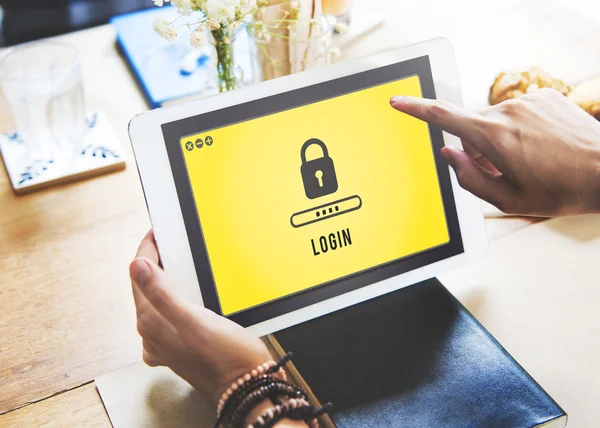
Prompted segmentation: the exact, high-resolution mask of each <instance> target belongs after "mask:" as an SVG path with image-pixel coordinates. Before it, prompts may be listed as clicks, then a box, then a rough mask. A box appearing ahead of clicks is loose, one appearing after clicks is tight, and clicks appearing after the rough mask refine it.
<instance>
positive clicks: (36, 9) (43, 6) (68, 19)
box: [0, 0, 155, 46]
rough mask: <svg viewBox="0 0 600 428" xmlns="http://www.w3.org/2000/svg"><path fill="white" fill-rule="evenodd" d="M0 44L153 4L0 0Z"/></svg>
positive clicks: (149, 0)
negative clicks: (0, 10)
mask: <svg viewBox="0 0 600 428" xmlns="http://www.w3.org/2000/svg"><path fill="white" fill-rule="evenodd" d="M0 7H1V8H2V12H3V13H2V15H3V16H2V20H1V23H0V46H11V45H15V44H18V43H24V42H28V41H31V40H37V39H41V38H44V37H50V36H55V35H58V34H64V33H68V32H71V31H74V30H80V29H82V28H88V27H93V26H95V25H101V24H105V23H107V22H108V19H109V18H110V17H112V16H114V15H118V14H121V13H127V12H133V11H135V10H141V9H147V8H151V7H155V6H154V4H153V3H152V0H0Z"/></svg>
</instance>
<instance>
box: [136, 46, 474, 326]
mask: <svg viewBox="0 0 600 428" xmlns="http://www.w3.org/2000/svg"><path fill="white" fill-rule="evenodd" d="M394 95H412V96H417V97H425V98H439V99H444V100H447V101H450V102H452V103H455V104H460V103H461V100H460V91H459V85H458V77H457V72H456V66H455V63H454V55H453V51H452V47H451V45H450V44H449V42H448V41H446V40H433V41H428V42H425V43H421V44H418V45H415V46H409V47H405V48H402V49H400V50H396V51H393V52H387V53H383V54H380V55H377V56H374V57H370V58H364V59H359V60H355V61H350V62H344V63H341V64H337V65H333V66H330V67H327V68H324V69H319V70H314V71H310V72H305V73H300V74H297V75H293V76H288V77H284V78H280V79H276V80H272V81H269V82H265V83H261V84H259V85H255V86H251V87H247V88H243V89H240V90H236V91H233V92H230V93H225V94H221V95H218V96H213V97H208V98H205V99H202V100H199V101H194V102H192V103H190V104H186V105H181V106H177V107H172V108H167V109H160V110H155V111H151V112H148V113H144V114H141V115H139V116H137V117H135V118H134V119H133V120H132V122H131V125H130V136H131V141H132V144H133V147H134V151H135V156H136V159H137V164H138V168H139V172H140V177H141V181H142V184H143V187H144V191H145V195H146V200H147V204H148V210H149V212H150V217H151V220H152V224H153V227H154V232H155V236H156V240H157V244H158V248H159V251H160V255H161V258H162V262H163V265H164V268H165V270H166V272H167V274H168V275H169V276H170V278H171V279H172V280H173V283H174V286H175V287H178V289H179V290H180V292H181V293H184V294H185V295H186V296H187V298H188V299H191V300H193V301H195V302H197V303H200V304H202V305H204V306H205V307H206V308H209V309H211V310H212V311H214V312H216V313H218V314H221V315H223V316H225V317H227V318H229V319H231V320H233V321H235V322H237V323H239V324H241V325H243V326H245V327H249V328H251V330H253V331H254V332H255V333H256V334H258V335H263V334H266V333H271V332H274V331H276V330H279V329H282V328H285V327H288V326H291V325H293V324H297V323H300V322H303V321H306V320H309V319H311V318H315V317H318V316H321V315H324V314H327V313H330V312H332V311H336V310H338V309H341V308H344V307H347V306H350V305H353V304H357V303H360V302H362V301H365V300H368V299H371V298H373V297H376V296H379V295H382V294H384V293H388V292H390V291H393V290H396V289H398V288H401V287H404V286H407V285H411V284H414V283H416V282H418V281H421V280H424V279H427V278H430V277H433V276H435V275H438V274H440V273H441V272H443V271H446V270H448V269H451V268H455V267H457V266H460V265H462V264H465V263H466V262H468V261H471V260H473V259H475V258H477V257H478V256H480V255H481V254H483V253H484V250H485V248H486V237H485V236H486V235H485V230H484V225H483V218H482V215H481V209H480V205H479V202H478V200H477V199H476V198H474V197H472V196H471V195H469V194H468V193H467V192H465V191H463V190H462V189H461V188H460V187H459V186H458V184H457V182H456V179H455V177H454V176H453V175H452V173H451V171H450V169H449V167H448V165H447V163H446V162H445V161H444V159H443V158H442V157H441V155H440V149H441V148H442V147H443V146H444V144H446V145H455V146H459V145H460V141H459V140H458V139H457V138H456V137H453V136H450V135H447V134H443V133H442V131H441V130H440V129H438V128H437V127H435V126H431V125H428V124H427V123H424V122H422V121H420V120H417V119H415V118H413V117H409V116H407V115H405V114H402V113H399V112H398V111H396V110H394V109H393V108H392V107H391V106H390V103H389V100H390V98H391V97H392V96H394Z"/></svg>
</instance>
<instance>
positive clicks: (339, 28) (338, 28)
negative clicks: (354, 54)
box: [333, 22, 350, 34]
mask: <svg viewBox="0 0 600 428" xmlns="http://www.w3.org/2000/svg"><path fill="white" fill-rule="evenodd" d="M333 29H334V30H335V32H336V33H338V34H345V33H347V32H348V30H349V29H350V27H348V25H347V24H344V23H343V22H338V23H337V24H335V25H334V26H333Z"/></svg>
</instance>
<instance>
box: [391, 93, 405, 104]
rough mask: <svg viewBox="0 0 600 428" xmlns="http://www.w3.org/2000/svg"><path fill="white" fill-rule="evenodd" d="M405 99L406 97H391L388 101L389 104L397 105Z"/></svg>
mask: <svg viewBox="0 0 600 428" xmlns="http://www.w3.org/2000/svg"><path fill="white" fill-rule="evenodd" d="M405 98H406V97H403V96H400V95H396V96H395V97H392V99H391V100H390V104H392V105H394V104H396V103H399V102H400V101H403V100H404V99H405Z"/></svg>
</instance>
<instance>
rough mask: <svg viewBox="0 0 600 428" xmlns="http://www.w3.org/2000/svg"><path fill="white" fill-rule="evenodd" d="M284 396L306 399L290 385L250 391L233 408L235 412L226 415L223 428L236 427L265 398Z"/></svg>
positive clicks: (270, 385) (298, 390)
mask: <svg viewBox="0 0 600 428" xmlns="http://www.w3.org/2000/svg"><path fill="white" fill-rule="evenodd" d="M275 396H285V397H288V398H301V399H306V395H305V394H304V392H303V391H302V390H301V389H300V388H297V387H295V386H293V385H291V384H277V383H272V384H269V385H266V386H261V387H260V388H258V389H256V390H254V391H252V392H251V393H250V394H249V395H247V396H246V397H244V398H243V399H242V400H241V401H240V402H239V404H238V405H237V406H236V407H235V410H234V411H233V412H232V413H231V414H230V415H228V417H227V418H225V420H224V421H223V426H225V427H230V426H231V427H238V426H239V425H240V424H241V423H242V422H243V421H244V419H245V418H246V417H247V416H248V413H250V411H251V410H252V408H254V407H255V406H256V405H257V404H258V403H260V402H262V401H264V400H265V398H269V397H275Z"/></svg>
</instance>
